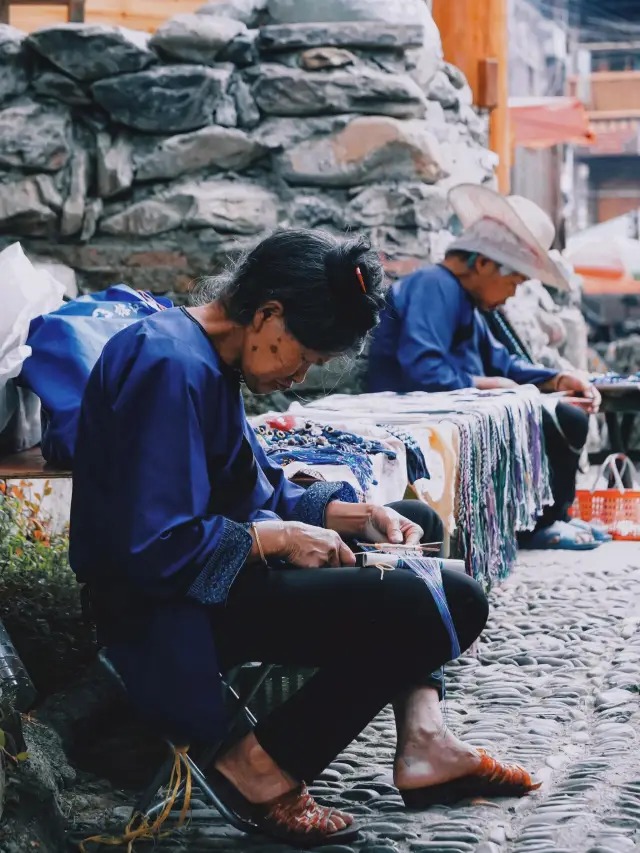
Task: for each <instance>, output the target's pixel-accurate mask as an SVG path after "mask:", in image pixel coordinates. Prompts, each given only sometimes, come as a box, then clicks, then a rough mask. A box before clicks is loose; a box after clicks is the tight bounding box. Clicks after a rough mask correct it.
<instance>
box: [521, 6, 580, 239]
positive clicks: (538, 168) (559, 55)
mask: <svg viewBox="0 0 640 853" xmlns="http://www.w3.org/2000/svg"><path fill="white" fill-rule="evenodd" d="M508 32H509V99H510V107H511V110H510V112H511V118H512V133H513V134H514V136H517V133H518V129H519V128H518V120H519V116H520V115H521V113H520V109H525V108H527V109H528V110H529V117H530V118H533V119H534V121H535V120H536V116H535V113H534V111H537V116H538V118H537V122H536V123H537V126H538V129H539V133H538V138H537V139H536V138H532V140H531V142H530V143H529V144H531V145H535V147H524V145H519V144H516V143H517V139H516V138H514V149H513V160H512V170H511V190H512V192H514V193H516V194H517V195H522V196H525V197H526V198H530V199H531V200H532V201H535V202H536V203H537V204H539V205H540V207H542V208H543V210H546V211H547V213H548V214H549V215H550V216H551V218H552V219H553V221H554V223H555V225H556V230H557V232H558V235H559V236H558V240H559V243H560V244H562V242H563V240H564V230H565V227H564V222H565V218H566V216H567V204H568V203H569V201H570V198H571V196H572V184H571V180H570V179H571V175H572V168H571V165H570V164H569V166H568V165H567V160H568V157H569V154H568V152H567V150H566V145H565V143H564V141H562V142H556V140H557V139H558V137H557V136H556V137H552V136H549V137H548V138H547V139H545V136H546V133H547V131H551V133H553V130H554V128H552V127H551V124H552V114H553V111H554V110H556V115H558V112H557V110H558V109H559V108H561V106H562V104H560V102H559V101H558V100H556V99H559V98H563V97H564V96H565V94H566V84H567V77H568V73H569V69H570V51H569V26H568V11H567V8H566V5H565V3H564V2H549V0H510V2H509V30H508ZM562 135H563V134H560V136H562ZM525 141H526V140H525Z"/></svg>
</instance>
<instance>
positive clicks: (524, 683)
mask: <svg viewBox="0 0 640 853" xmlns="http://www.w3.org/2000/svg"><path fill="white" fill-rule="evenodd" d="M491 603H492V615H491V619H490V623H489V625H488V627H487V629H486V631H485V633H484V634H483V637H482V640H481V643H480V646H479V649H478V655H477V657H472V656H469V655H467V656H465V657H464V658H463V659H462V660H460V661H459V662H457V663H456V664H454V665H452V666H450V667H449V668H448V680H447V684H448V700H447V714H448V722H449V725H450V726H451V728H452V729H453V730H454V731H455V732H456V733H458V734H460V735H461V736H462V737H463V738H464V739H465V740H466V741H468V742H469V743H471V744H473V745H475V746H477V747H483V748H486V749H487V750H489V751H490V752H491V753H492V754H494V755H496V756H498V757H500V758H503V759H506V760H509V761H515V762H518V763H520V764H522V765H524V766H525V767H527V768H528V769H530V770H532V771H534V772H535V775H536V777H537V778H538V780H541V781H543V783H544V784H543V787H542V789H541V790H540V791H539V792H537V793H535V794H533V795H530V796H529V797H527V798H525V799H522V800H513V799H511V800H501V801H493V802H480V803H466V804H461V805H459V806H456V807H451V808H445V807H440V808H434V809H431V810H430V811H428V812H425V813H421V814H412V813H407V812H405V811H403V809H402V804H401V800H400V798H399V796H398V794H397V792H396V791H395V789H394V788H393V786H392V785H391V784H390V778H389V771H390V762H391V760H392V758H393V752H394V743H395V732H394V728H393V720H392V716H391V712H390V711H386V712H384V713H383V714H381V716H380V717H379V718H378V719H377V720H376V721H375V722H374V723H372V725H371V726H370V727H369V728H368V729H367V731H366V732H365V733H364V734H363V735H362V736H361V738H359V739H358V741H356V742H355V743H353V744H352V745H351V746H350V747H349V749H348V750H347V751H346V752H345V753H344V754H343V755H342V756H340V758H339V760H338V761H336V762H335V763H334V764H333V765H332V767H331V768H330V769H329V770H328V771H327V772H326V773H325V774H324V777H323V778H322V779H321V780H319V781H318V783H317V785H316V786H315V787H314V789H313V790H314V793H316V794H317V795H319V796H320V797H322V796H326V797H327V798H329V799H330V802H331V804H332V805H338V806H342V807H345V808H349V809H350V810H351V811H352V812H355V813H356V814H357V815H358V816H359V820H360V821H361V822H362V824H363V825H364V833H363V838H362V841H361V842H360V843H359V844H358V845H357V846H356V850H358V851H360V850H362V851H363V853H394V852H395V851H398V852H399V851H411V852H412V853H552V852H553V853H587V851H588V853H631V851H633V850H639V851H640V759H639V758H638V747H637V744H638V734H639V733H640V705H639V703H638V690H639V689H640V543H612V544H609V545H605V546H603V547H602V548H600V549H599V550H597V551H594V552H583V553H572V552H569V553H567V552H558V553H555V554H551V555H550V554H549V553H546V554H540V553H528V554H525V555H523V556H522V558H521V560H520V565H519V566H518V568H517V569H516V570H515V571H514V573H513V574H512V576H511V578H510V579H509V580H508V581H507V582H506V583H504V584H503V586H502V587H501V588H500V589H498V590H496V591H495V592H494V593H493V594H492V596H491ZM196 805H198V804H197V803H196ZM201 805H202V804H201ZM193 818H194V819H193V822H192V825H191V828H190V829H189V831H188V832H187V833H186V834H185V835H184V836H183V837H179V838H176V839H175V840H174V841H172V842H171V841H170V842H168V843H167V842H165V843H164V844H163V845H162V849H163V850H170V849H172V848H173V849H175V850H177V849H178V847H179V849H180V850H181V851H185V850H186V851H188V853H206V851H211V850H220V851H229V853H235V851H238V853H239V851H245V850H253V849H255V850H256V853H279V851H284V850H285V849H287V848H283V847H282V846H280V845H275V844H270V843H267V842H264V841H258V840H253V839H248V838H247V837H246V836H241V835H240V833H237V832H235V830H232V829H230V828H228V827H226V826H223V825H222V824H221V823H220V822H219V821H216V820H215V813H214V812H212V811H208V810H205V809H204V808H196V810H195V811H194V815H193ZM324 849H325V851H326V853H350V849H351V848H349V847H347V846H341V845H333V846H329V847H326V848H324Z"/></svg>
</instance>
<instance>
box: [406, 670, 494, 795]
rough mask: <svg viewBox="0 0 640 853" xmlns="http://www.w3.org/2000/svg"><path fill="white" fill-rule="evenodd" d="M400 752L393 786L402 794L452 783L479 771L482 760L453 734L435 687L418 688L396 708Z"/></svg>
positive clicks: (478, 754)
mask: <svg viewBox="0 0 640 853" xmlns="http://www.w3.org/2000/svg"><path fill="white" fill-rule="evenodd" d="M394 710H395V714H396V728H397V730H398V748H397V751H396V760H395V765H394V773H393V777H394V782H395V784H396V787H397V788H399V789H400V790H409V789H412V788H423V787H427V786H429V785H439V784H442V783H443V782H451V781H453V780H454V779H459V778H461V777H463V776H468V775H470V774H473V773H474V772H475V771H477V769H478V767H479V766H480V764H481V761H482V757H481V755H480V753H479V752H477V751H476V750H475V749H473V747H470V746H467V744H465V743H463V742H462V741H461V740H459V739H458V738H457V737H456V736H455V735H454V734H453V733H452V732H450V731H449V730H448V729H447V727H446V725H445V722H444V719H443V717H442V710H441V708H440V698H439V696H438V693H437V691H436V690H434V689H433V688H432V687H419V688H417V689H416V690H414V691H412V692H411V693H410V694H409V695H408V696H407V697H406V698H405V699H404V700H403V701H402V702H400V703H398V704H397V705H396V706H395V707H394Z"/></svg>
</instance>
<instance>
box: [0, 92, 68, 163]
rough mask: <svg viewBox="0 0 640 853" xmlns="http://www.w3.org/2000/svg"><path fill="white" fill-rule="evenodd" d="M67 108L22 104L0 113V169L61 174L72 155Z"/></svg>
mask: <svg viewBox="0 0 640 853" xmlns="http://www.w3.org/2000/svg"><path fill="white" fill-rule="evenodd" d="M70 128H71V119H70V115H69V112H68V111H67V110H66V109H65V108H64V107H61V106H60V107H59V106H53V105H44V104H38V103H35V102H34V101H27V100H25V101H20V102H17V103H12V104H11V106H8V107H5V109H3V110H0V167H4V168H10V169H28V170H29V171H32V172H33V171H39V172H57V171H58V170H59V169H61V168H62V167H63V166H65V165H66V163H67V161H68V160H69V157H70V154H71V141H70Z"/></svg>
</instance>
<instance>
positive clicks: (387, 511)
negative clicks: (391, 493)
mask: <svg viewBox="0 0 640 853" xmlns="http://www.w3.org/2000/svg"><path fill="white" fill-rule="evenodd" d="M370 510H371V512H370V515H369V518H368V520H367V523H366V524H365V526H364V529H363V531H362V538H363V539H364V541H365V542H389V543H391V544H392V545H419V544H420V540H421V539H422V537H423V536H424V531H423V529H422V528H421V527H420V526H419V525H418V524H414V522H413V521H409V519H408V518H405V517H404V516H403V515H400V513H399V512H396V511H395V509H391V508H390V507H387V506H372V507H370Z"/></svg>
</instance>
